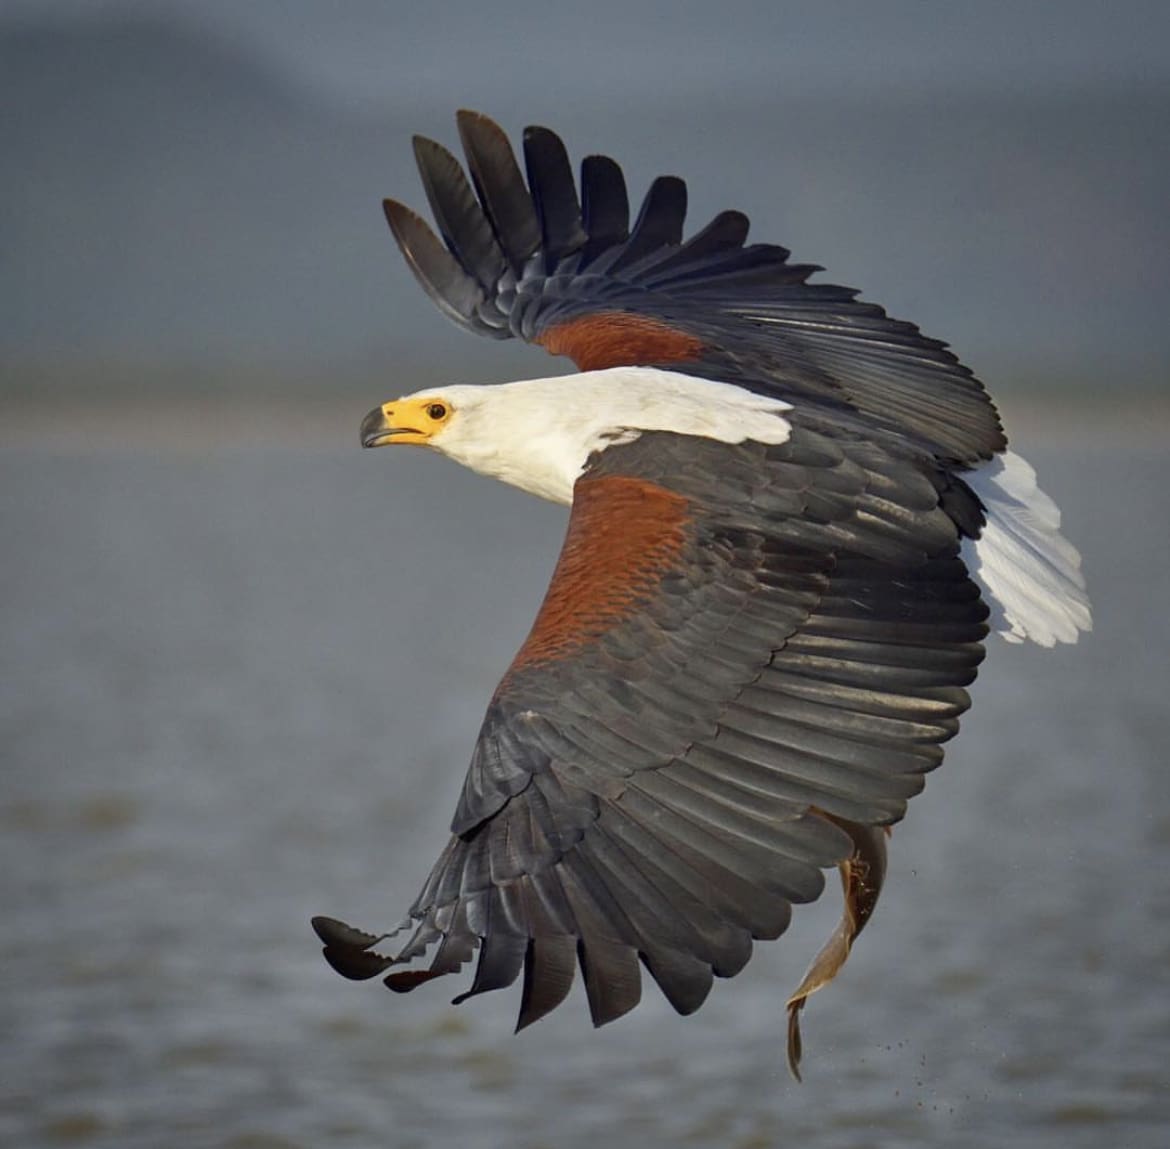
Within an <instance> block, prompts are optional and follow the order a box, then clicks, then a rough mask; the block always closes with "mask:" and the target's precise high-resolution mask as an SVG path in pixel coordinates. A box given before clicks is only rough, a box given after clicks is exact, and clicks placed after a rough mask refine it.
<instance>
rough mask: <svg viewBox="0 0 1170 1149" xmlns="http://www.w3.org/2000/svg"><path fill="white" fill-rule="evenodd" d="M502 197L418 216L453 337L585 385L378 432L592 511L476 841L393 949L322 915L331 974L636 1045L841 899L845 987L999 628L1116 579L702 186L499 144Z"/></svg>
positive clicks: (1068, 630)
mask: <svg viewBox="0 0 1170 1149" xmlns="http://www.w3.org/2000/svg"><path fill="white" fill-rule="evenodd" d="M458 126H459V134H460V138H461V140H462V144H463V150H464V152H465V154H466V158H467V169H468V172H469V173H470V177H471V178H470V181H469V180H468V177H467V175H465V174H464V171H463V169H462V168H461V166H460V164H459V162H458V161H457V160H456V159H455V158H454V157H453V156H452V155H451V153H450V152H448V151H447V150H445V149H444V148H443V147H441V146H440V145H439V144H437V143H434V142H433V141H431V140H428V139H423V138H416V139H415V141H414V151H415V157H416V160H417V162H418V167H419V170H420V172H421V174H422V182H423V186H424V188H425V191H426V196H427V199H428V200H429V202H430V207H431V211H432V213H433V215H434V218H435V221H436V223H437V225H438V230H439V235H440V236H441V240H440V238H438V237H436V235H435V234H434V233H433V232H432V231H431V229H430V228H429V227H428V226H427V224H426V223H424V222H423V220H422V219H421V218H420V217H419V216H418V215H416V214H415V213H414V212H412V211H411V210H410V209H409V208H407V207H404V206H403V205H402V204H401V203H398V202H397V201H395V200H387V201H386V202H385V205H384V206H385V212H386V218H387V220H388V221H389V224H390V228H391V230H392V232H393V233H394V238H395V239H396V240H397V241H398V245H399V247H400V248H401V249H402V252H403V254H404V255H405V257H406V261H407V263H408V264H409V266H410V268H411V270H412V271H413V272H414V274H415V276H416V277H417V279H418V281H419V283H420V284H421V285H422V287H423V288H424V290H425V291H426V292H427V293H428V294H429V295H430V297H431V298H432V299H433V300H434V301H435V303H437V304H438V306H439V308H440V309H441V310H442V311H443V312H444V314H446V315H447V316H448V317H449V318H451V319H453V320H454V321H455V322H456V323H458V324H459V325H460V326H462V327H464V328H466V329H467V330H469V331H474V332H478V333H479V334H482V335H487V336H490V337H492V338H494V339H508V338H512V337H519V338H521V339H524V340H526V341H528V342H531V343H537V344H539V345H540V346H542V347H544V348H545V349H546V350H547V351H549V352H551V353H553V354H557V355H567V356H569V357H570V358H571V359H572V360H573V361H574V362H575V363H576V365H577V367H578V368H579V373H578V374H573V375H566V376H562V377H558V378H552V379H532V380H526V381H522V382H517V383H507V384H504V385H502V386H473V387H468V386H451V387H442V388H428V389H427V390H425V391H422V392H419V393H417V394H414V395H408V396H406V397H405V398H403V399H395V400H393V401H391V402H388V403H384V404H382V406H380V407H378V408H376V409H375V410H373V411H371V412H370V414H369V415H368V416H367V417H366V419H365V421H364V422H363V423H362V427H361V441H362V445H363V446H365V447H379V446H383V445H389V444H419V445H423V446H428V447H433V448H435V449H436V450H438V451H441V452H442V453H444V454H446V455H449V456H451V458H453V459H456V460H457V461H459V462H460V463H463V464H464V465H466V466H468V467H471V468H472V469H473V470H476V471H478V472H480V473H481V474H485V475H490V476H493V477H495V478H498V479H502V480H503V481H504V482H507V483H511V484H513V485H515V486H517V487H520V488H522V489H523V490H526V491H530V492H532V493H533V494H536V495H540V496H542V497H544V498H547V499H552V500H554V501H556V502H559V503H564V504H566V505H568V506H570V507H571V512H570V515H569V523H568V530H567V535H566V537H565V541H564V546H563V548H562V550H561V554H560V558H559V560H558V562H557V565H556V570H555V572H554V574H553V577H552V582H551V584H550V586H549V588H548V592H547V594H546V596H545V599H544V602H543V604H542V606H541V608H540V610H539V613H538V614H537V617H536V621H535V623H534V624H533V627H532V630H531V633H530V634H529V635H528V637H527V639H526V640H525V642H524V644H523V646H522V647H521V648H520V652H519V653H518V654H517V655H516V658H515V660H514V661H513V663H512V665H511V666H510V667H509V668H508V670H507V672H506V673H505V675H504V677H503V680H502V681H501V682H500V684H499V686H498V688H497V689H496V692H495V694H494V695H493V696H492V699H491V702H490V703H489V705H488V709H487V715H486V718H485V719H484V723H483V727H482V729H481V731H480V735H479V739H478V742H477V744H476V746H475V749H474V752H473V754H472V760H471V767H470V770H469V772H468V774H467V779H466V781H465V783H464V786H463V791H462V796H461V797H460V799H459V803H458V808H457V809H456V812H455V817H454V820H453V822H452V824H451V838H450V840H449V841H448V843H447V846H446V848H445V849H444V850H443V853H442V855H441V856H440V858H439V860H438V862H437V863H436V864H435V867H434V869H433V870H432V871H431V874H430V877H429V878H428V879H427V881H426V884H425V885H424V887H423V890H422V893H421V894H419V896H418V898H417V900H416V901H415V903H414V905H413V906H412V907H411V909H410V913H409V916H408V917H407V919H406V920H405V921H404V922H403V924H402V925H401V926H399V927H398V930H396V931H394V933H398V932H400V931H402V930H404V929H408V928H413V932H412V933H411V934H410V936H409V940H407V941H406V942H405V944H403V945H401V946H400V947H399V948H398V949H397V950H396V951H394V952H392V953H390V954H383V953H381V952H379V951H378V949H377V948H376V947H377V946H378V945H379V943H381V942H383V941H384V940H385V939H386V938H388V937H390V936H393V934H382V935H380V936H375V935H372V934H368V933H365V932H363V931H361V930H357V929H355V928H353V927H352V926H348V925H345V924H344V923H342V922H339V921H337V920H336V919H333V918H316V919H314V927H315V928H316V930H317V933H318V934H319V936H320V938H321V940H322V941H323V942H324V944H325V951H324V952H325V957H326V958H327V959H328V961H329V962H330V964H331V965H332V966H333V967H334V969H336V970H337V971H338V972H340V973H341V974H344V975H345V976H346V977H350V978H355V979H365V978H372V977H375V976H377V975H379V974H383V973H385V972H386V971H387V970H388V969H390V968H391V967H396V966H399V965H400V964H402V963H406V962H408V961H410V960H411V959H415V958H418V957H420V956H422V955H423V954H424V953H425V952H426V951H428V950H429V949H430V948H431V947H432V946H434V947H435V949H434V954H433V957H432V958H431V960H430V964H429V965H428V966H426V967H424V968H419V969H415V970H398V969H395V970H393V971H392V972H390V973H389V974H388V975H387V976H386V978H385V983H386V985H388V986H389V987H390V988H391V989H394V990H399V991H402V990H408V989H412V988H413V987H415V986H416V985H418V984H420V983H421V982H424V981H428V980H430V979H432V978H435V977H439V976H441V975H443V974H450V973H455V972H457V971H458V970H459V969H460V967H461V966H462V965H463V964H464V963H465V962H468V961H470V960H471V959H472V958H473V957H474V956H475V954H476V951H477V950H478V958H477V960H476V965H475V974H474V978H473V980H472V983H471V986H470V988H469V989H468V990H467V991H466V992H465V993H464V994H462V995H461V996H460V997H459V998H457V999H456V1001H462V1000H464V999H465V998H467V997H471V996H474V995H475V994H479V993H484V992H486V991H488V990H495V989H501V988H503V987H505V986H508V985H510V984H512V983H513V982H514V981H515V980H516V979H517V978H518V977H519V976H520V975H521V973H523V991H522V995H521V1003H520V1014H519V1020H518V1022H517V1028H522V1027H524V1026H527V1025H529V1024H531V1023H532V1022H533V1021H536V1020H537V1019H538V1018H540V1017H543V1016H544V1015H545V1014H547V1013H548V1012H549V1011H550V1010H552V1009H554V1008H555V1007H556V1006H557V1005H559V1004H560V1003H561V1002H562V1001H563V1000H564V998H565V996H566V994H568V992H569V989H570V986H571V984H572V981H573V978H574V974H575V970H576V967H577V966H578V965H580V968H581V972H582V975H583V978H584V983H585V992H586V996H587V998H588V1003H589V1009H590V1013H591V1016H592V1019H593V1023H594V1024H595V1025H602V1024H604V1023H606V1022H609V1021H613V1020H614V1019H615V1018H617V1017H620V1016H621V1015H622V1014H624V1013H626V1012H627V1011H628V1010H630V1009H632V1008H633V1007H634V1006H635V1005H636V1004H637V1003H638V1000H639V997H640V994H641V978H640V970H639V963H641V964H642V965H644V966H645V967H646V969H647V970H648V971H649V973H650V976H651V977H653V979H654V980H655V981H656V982H657V983H658V985H659V987H660V988H661V990H662V992H663V993H664V994H665V995H666V997H667V999H668V1000H669V1001H670V1003H671V1005H672V1006H674V1008H675V1009H677V1010H678V1011H679V1012H680V1013H684V1014H686V1013H691V1012H692V1011H694V1010H696V1009H698V1007H699V1006H700V1005H701V1004H702V1002H703V1000H704V999H705V998H706V996H707V994H708V992H709V991H710V989H711V984H712V978H713V977H716V976H718V977H732V976H733V975H734V974H736V973H737V972H738V971H739V970H741V969H742V968H743V966H744V964H745V963H746V962H747V960H748V957H749V956H750V954H751V950H752V941H753V939H755V938H775V937H777V936H778V935H779V934H781V933H782V932H783V931H784V929H785V927H786V926H787V925H788V921H789V918H790V916H791V912H792V905H793V903H794V902H808V901H812V900H813V899H815V898H816V897H817V896H818V895H819V894H820V893H821V891H822V889H823V887H824V884H825V878H824V870H825V869H826V868H829V867H833V866H836V867H838V869H839V871H840V875H841V880H842V884H843V888H844V897H845V910H844V916H843V918H842V921H841V924H840V925H839V926H838V928H837V931H836V932H835V933H834V935H833V937H832V938H830V940H829V941H828V942H827V943H826V945H825V947H824V948H823V949H822V950H821V952H820V953H819V954H818V955H817V956H816V958H814V960H813V963H812V965H811V966H810V968H809V970H808V973H807V974H806V975H805V978H804V980H803V982H802V983H801V985H800V986H799V988H798V989H797V990H796V992H795V993H794V994H793V995H792V997H791V998H790V999H789V1000H788V1010H789V1061H790V1064H791V1066H792V1068H793V1071H794V1072H796V1067H797V1064H798V1061H799V1056H800V1033H799V1023H798V1018H799V1011H800V1009H801V1007H802V1006H803V1004H804V1002H805V999H806V998H807V997H808V995H809V994H810V993H812V992H813V991H814V990H816V989H819V988H821V987H822V986H823V985H825V984H826V983H827V982H828V981H830V980H831V979H832V978H833V976H834V975H835V974H836V972H837V970H838V969H839V968H840V967H841V965H842V963H843V962H844V961H845V958H846V957H847V956H848V953H849V949H850V946H851V944H852V942H853V940H854V938H855V937H856V936H857V934H858V932H859V931H860V930H861V928H862V926H863V925H864V924H865V922H866V920H867V919H868V917H869V915H870V913H871V912H872V910H873V908H874V904H875V902H876V900H877V897H878V893H879V891H880V889H881V884H882V878H883V875H884V872H885V861H886V836H887V834H888V832H889V827H891V826H892V825H893V824H894V823H895V822H897V821H898V820H899V819H900V818H901V817H902V816H903V814H904V813H905V810H906V801H907V799H908V798H910V797H912V796H913V795H914V794H917V793H918V792H919V790H921V789H922V787H923V783H924V775H925V773H926V772H927V771H929V770H933V769H934V768H935V767H936V766H937V765H938V764H939V763H940V762H941V761H942V756H943V751H942V743H944V742H945V741H947V739H949V738H951V737H952V736H953V735H954V734H955V733H956V732H957V730H958V726H959V715H960V714H962V713H963V712H964V711H965V710H966V709H967V707H968V705H969V697H968V694H967V691H966V689H965V687H967V686H968V685H969V684H970V683H971V682H972V680H973V679H974V678H975V673H976V668H977V667H978V665H979V663H980V662H981V661H982V659H983V639H984V637H985V636H986V634H987V633H988V631H989V629H995V630H997V631H999V632H1001V633H1002V634H1004V636H1005V637H1007V638H1008V639H1009V640H1013V641H1020V640H1022V639H1025V638H1029V639H1032V640H1034V641H1035V642H1038V643H1040V644H1041V645H1044V646H1051V645H1053V644H1054V643H1056V642H1075V641H1076V639H1077V634H1078V632H1079V631H1082V630H1088V629H1089V628H1090V625H1091V620H1090V614H1089V603H1088V598H1087V596H1086V594H1085V589H1084V583H1083V581H1082V579H1081V574H1080V557H1079V555H1078V554H1077V552H1076V550H1075V549H1074V548H1073V547H1072V546H1071V545H1070V544H1069V543H1068V542H1066V541H1065V540H1064V539H1063V538H1062V537H1061V535H1060V533H1059V526H1060V514H1059V511H1058V510H1057V508H1056V506H1055V504H1054V503H1053V502H1052V500H1051V499H1049V498H1048V497H1047V496H1046V495H1045V494H1044V493H1043V492H1042V491H1040V490H1039V488H1038V487H1037V486H1036V481H1035V475H1034V473H1033V471H1032V469H1031V467H1029V466H1028V464H1027V463H1026V462H1025V461H1024V460H1023V459H1022V458H1020V457H1019V456H1018V455H1015V454H1013V453H1012V452H1010V451H1008V450H1007V440H1006V438H1005V436H1004V433H1003V430H1002V427H1001V425H1000V422H999V418H998V416H997V414H996V409H995V406H994V405H993V404H992V402H991V400H990V398H989V397H988V395H987V393H986V392H985V390H984V388H983V386H982V385H981V384H980V382H979V381H978V380H977V379H976V378H975V376H974V375H973V374H972V373H971V372H970V371H969V370H968V369H967V368H966V367H964V366H963V365H962V364H961V363H959V362H958V360H957V359H956V358H955V356H954V355H952V354H951V352H950V351H949V350H948V349H947V347H946V345H945V344H943V343H940V342H938V341H936V340H933V339H928V338H926V337H925V336H923V335H922V334H921V333H920V332H919V330H918V328H917V327H915V326H913V325H912V324H909V323H905V322H901V321H899V320H894V319H891V318H889V317H888V316H887V315H886V313H885V312H884V311H883V310H882V309H881V308H880V307H877V306H876V305H874V304H872V303H865V302H861V301H859V300H858V298H857V293H856V292H855V291H853V290H850V289H848V288H844V287H837V286H833V285H832V284H827V283H820V282H810V277H811V275H812V273H813V272H815V271H819V270H821V269H820V268H817V267H814V266H812V265H808V264H798V263H791V262H789V253H788V252H787V251H786V250H785V249H784V248H782V247H779V246H776V245H774V244H763V243H759V244H747V243H745V240H746V237H747V232H748V220H747V218H746V217H745V216H744V215H743V214H741V213H740V212H737V211H725V212H722V213H720V214H719V215H717V216H716V217H715V218H714V219H713V220H712V221H711V222H710V223H709V224H708V225H707V226H706V227H705V228H703V229H702V230H701V231H699V232H697V233H696V234H694V235H692V236H691V237H690V238H689V239H687V240H686V241H684V240H683V217H684V214H685V210H686V185H685V184H684V183H683V181H682V180H680V179H677V178H676V177H674V176H663V177H660V178H659V179H656V180H655V181H654V182H653V183H652V184H651V186H650V189H649V191H648V193H647V195H646V198H645V200H644V202H643V203H642V206H641V209H640V211H639V212H638V216H637V219H636V220H635V222H634V224H633V226H632V227H631V226H630V224H629V204H628V200H627V196H626V188H625V183H624V180H623V178H622V173H621V169H620V168H619V167H618V165H617V164H616V163H615V162H614V161H613V160H612V159H609V158H608V157H606V156H588V157H587V158H586V159H585V160H584V162H583V163H582V165H581V179H580V197H578V189H577V185H576V184H575V183H574V179H573V174H572V169H571V167H570V164H569V160H568V156H567V154H566V151H565V148H564V145H563V144H562V142H561V140H560V139H559V138H558V137H557V136H556V135H554V134H553V133H552V132H550V131H548V130H547V129H545V128H536V127H534V128H529V129H527V131H525V133H524V162H525V168H526V171H527V180H525V178H524V176H523V175H522V174H521V172H520V168H519V166H518V165H517V162H516V159H515V156H514V155H513V152H512V149H511V147H510V146H509V143H508V140H507V137H506V136H505V134H504V133H503V132H502V131H501V129H500V128H499V127H498V126H497V125H496V124H495V123H493V122H492V121H491V120H489V119H487V118H486V117H484V116H482V115H478V114H476V113H472V112H462V113H460V114H459V116H458Z"/></svg>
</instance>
